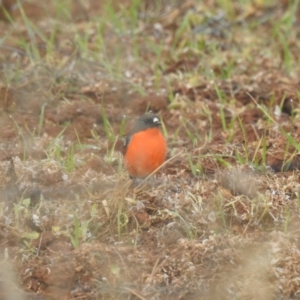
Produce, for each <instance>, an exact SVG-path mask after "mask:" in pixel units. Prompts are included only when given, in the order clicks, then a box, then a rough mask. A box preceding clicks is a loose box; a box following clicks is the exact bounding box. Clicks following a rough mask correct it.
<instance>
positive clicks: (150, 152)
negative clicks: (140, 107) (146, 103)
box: [125, 128, 167, 178]
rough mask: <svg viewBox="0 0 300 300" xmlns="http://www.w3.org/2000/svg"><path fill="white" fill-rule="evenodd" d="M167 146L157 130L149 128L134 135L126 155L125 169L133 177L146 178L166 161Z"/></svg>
mask: <svg viewBox="0 0 300 300" xmlns="http://www.w3.org/2000/svg"><path fill="white" fill-rule="evenodd" d="M166 153H167V144H166V140H165V138H164V136H163V135H162V133H161V132H160V131H159V129H157V128H149V129H146V130H143V131H139V132H137V133H135V134H133V135H132V137H131V140H130V142H129V145H128V147H127V150H126V153H125V167H126V169H127V170H128V172H129V174H130V175H131V176H133V177H139V178H144V177H147V176H148V175H149V174H151V173H152V172H153V171H155V170H156V169H157V168H158V167H159V166H160V165H161V164H162V163H163V162H164V160H165V158H166Z"/></svg>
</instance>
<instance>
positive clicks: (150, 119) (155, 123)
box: [130, 114, 161, 134]
mask: <svg viewBox="0 0 300 300" xmlns="http://www.w3.org/2000/svg"><path fill="white" fill-rule="evenodd" d="M160 125H161V122H160V119H159V117H158V116H157V115H156V114H146V115H143V116H141V117H139V118H138V119H137V120H136V122H135V125H134V127H133V129H132V130H131V132H130V134H134V133H136V132H138V131H141V130H145V129H148V128H154V127H159V126H160Z"/></svg>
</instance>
